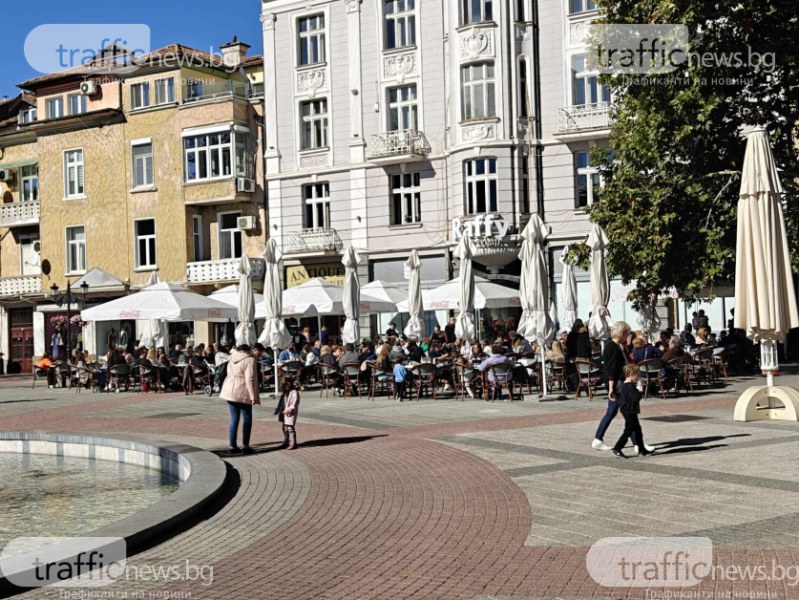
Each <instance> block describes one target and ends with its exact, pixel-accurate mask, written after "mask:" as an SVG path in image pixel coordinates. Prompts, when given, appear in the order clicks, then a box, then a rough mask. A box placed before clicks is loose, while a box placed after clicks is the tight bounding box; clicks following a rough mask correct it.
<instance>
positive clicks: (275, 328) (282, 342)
mask: <svg viewBox="0 0 799 600" xmlns="http://www.w3.org/2000/svg"><path fill="white" fill-rule="evenodd" d="M280 256H281V254H280V250H279V249H278V247H277V241H276V240H275V239H274V238H269V240H268V241H267V242H266V249H265V250H264V262H265V263H266V273H265V277H264V314H265V320H264V330H263V331H262V332H261V336H260V337H259V338H258V341H259V342H261V343H262V344H263V345H265V346H268V347H270V348H272V351H273V354H274V360H273V363H274V366H275V397H277V395H278V389H277V381H278V373H277V351H278V348H285V347H286V346H288V344H289V342H290V341H291V334H290V333H289V331H288V329H286V324H285V323H284V322H283V319H282V318H281V313H282V312H283V295H282V292H281V290H280Z"/></svg>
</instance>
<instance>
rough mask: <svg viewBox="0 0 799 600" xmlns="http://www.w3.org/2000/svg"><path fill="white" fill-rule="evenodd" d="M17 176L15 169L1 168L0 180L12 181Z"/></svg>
mask: <svg viewBox="0 0 799 600" xmlns="http://www.w3.org/2000/svg"><path fill="white" fill-rule="evenodd" d="M16 176H17V172H16V171H15V170H14V169H0V182H3V183H11V182H12V181H14V179H15V178H16Z"/></svg>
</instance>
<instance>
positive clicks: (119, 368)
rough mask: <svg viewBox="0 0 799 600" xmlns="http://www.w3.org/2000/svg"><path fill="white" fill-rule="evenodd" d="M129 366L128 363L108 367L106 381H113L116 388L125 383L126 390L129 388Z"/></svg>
mask: <svg viewBox="0 0 799 600" xmlns="http://www.w3.org/2000/svg"><path fill="white" fill-rule="evenodd" d="M129 375H130V368H129V367H128V365H114V366H113V367H111V368H110V369H108V382H109V384H110V383H112V382H113V383H114V384H115V385H116V386H117V389H119V388H120V386H121V384H123V383H124V384H125V391H126V392H127V391H128V389H129V388H130V377H129Z"/></svg>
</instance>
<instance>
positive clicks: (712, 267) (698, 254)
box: [590, 0, 799, 300]
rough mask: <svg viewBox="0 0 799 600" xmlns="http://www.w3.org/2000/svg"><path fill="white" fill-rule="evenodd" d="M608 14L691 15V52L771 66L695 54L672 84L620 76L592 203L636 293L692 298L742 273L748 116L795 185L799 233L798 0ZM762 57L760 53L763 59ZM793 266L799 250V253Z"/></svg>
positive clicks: (610, 13)
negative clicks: (601, 180) (708, 61)
mask: <svg viewBox="0 0 799 600" xmlns="http://www.w3.org/2000/svg"><path fill="white" fill-rule="evenodd" d="M597 3H598V4H599V5H600V6H601V7H602V8H603V9H604V11H605V18H604V22H608V23H681V24H684V25H686V26H687V27H688V29H689V31H690V34H691V36H692V37H691V51H692V52H700V53H714V54H715V55H716V56H719V55H721V54H722V53H726V56H731V54H730V53H733V52H741V53H743V56H744V57H745V58H746V61H747V62H748V56H749V52H750V50H751V52H756V53H759V54H761V55H763V56H765V60H766V61H771V60H772V59H773V62H774V67H773V70H771V69H767V68H764V67H763V64H762V62H761V64H760V65H755V64H752V65H749V64H744V65H735V64H731V65H728V66H712V67H711V66H706V65H703V64H699V63H698V62H696V61H689V62H688V63H686V64H685V65H682V66H681V67H680V68H679V69H678V70H677V71H676V72H674V73H670V74H669V75H668V76H661V78H662V79H665V78H668V80H669V81H668V82H665V81H661V82H660V83H654V84H653V83H651V82H646V83H643V82H641V81H640V80H635V79H633V78H630V77H624V76H613V77H608V78H606V81H605V83H606V84H609V85H610V86H611V89H612V91H613V95H614V106H613V108H612V118H613V123H614V124H613V127H612V131H611V136H610V147H611V150H612V152H613V156H614V161H613V163H612V164H610V165H608V163H607V161H606V159H605V154H604V152H605V151H604V150H602V151H601V152H600V151H597V152H594V153H592V163H593V164H595V165H597V166H599V167H600V168H601V169H602V171H603V174H604V176H605V181H606V183H605V187H604V189H603V190H602V192H601V195H600V198H599V200H598V201H596V202H595V203H594V204H593V206H592V207H591V208H590V215H591V220H592V221H594V222H596V223H599V224H600V225H601V226H602V227H603V228H604V229H605V232H606V233H607V235H608V237H609V238H610V240H611V241H612V244H611V247H610V248H609V252H608V257H607V259H608V264H609V268H610V270H611V272H613V273H614V274H617V275H619V276H621V277H622V279H623V280H624V281H625V282H629V281H631V280H637V281H638V287H637V289H636V291H635V293H634V294H633V298H631V299H633V300H636V299H641V300H642V299H645V298H647V297H649V296H650V295H651V294H653V293H660V292H662V291H664V290H666V289H668V288H672V287H674V288H676V289H677V290H679V291H680V293H681V294H683V295H685V296H687V297H692V296H696V295H697V294H700V293H701V292H702V290H703V289H705V288H707V287H708V286H712V285H713V284H714V283H716V282H721V281H729V280H731V279H732V277H733V275H734V271H735V238H736V207H737V202H738V191H739V186H740V175H739V172H740V170H741V165H742V163H743V156H744V150H745V145H746V140H745V139H744V138H742V137H741V135H740V128H741V127H742V126H744V125H763V126H766V127H767V129H768V130H769V133H770V136H771V140H772V147H773V150H774V155H775V159H776V162H777V164H778V166H779V167H780V168H782V169H783V172H782V183H783V186H784V187H785V188H786V191H787V197H786V200H787V211H786V218H787V221H788V231H789V236H790V241H789V245H790V247H791V248H792V249H794V248H796V247H797V245H796V242H797V241H799V205H798V204H797V186H796V177H797V167H796V165H797V158H799V155H798V154H797V144H796V134H797V123H799V92H798V91H797V90H799V44H798V43H797V40H799V19H798V18H797V7H796V4H795V3H772V2H762V1H760V0H740V1H736V2H734V3H728V2H724V1H723V0H718V1H712V0H636V1H629V2H618V1H617V0H598V2H597ZM753 63H754V61H753ZM792 260H793V265H794V268H795V269H797V267H798V266H799V256H797V254H796V253H794V256H793V257H792Z"/></svg>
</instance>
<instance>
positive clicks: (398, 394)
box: [394, 358, 408, 402]
mask: <svg viewBox="0 0 799 600" xmlns="http://www.w3.org/2000/svg"><path fill="white" fill-rule="evenodd" d="M407 376H408V369H406V368H405V365H403V364H402V359H401V358H398V359H397V360H396V361H394V397H395V398H396V399H397V402H402V397H403V396H404V395H405V379H406V378H407Z"/></svg>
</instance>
